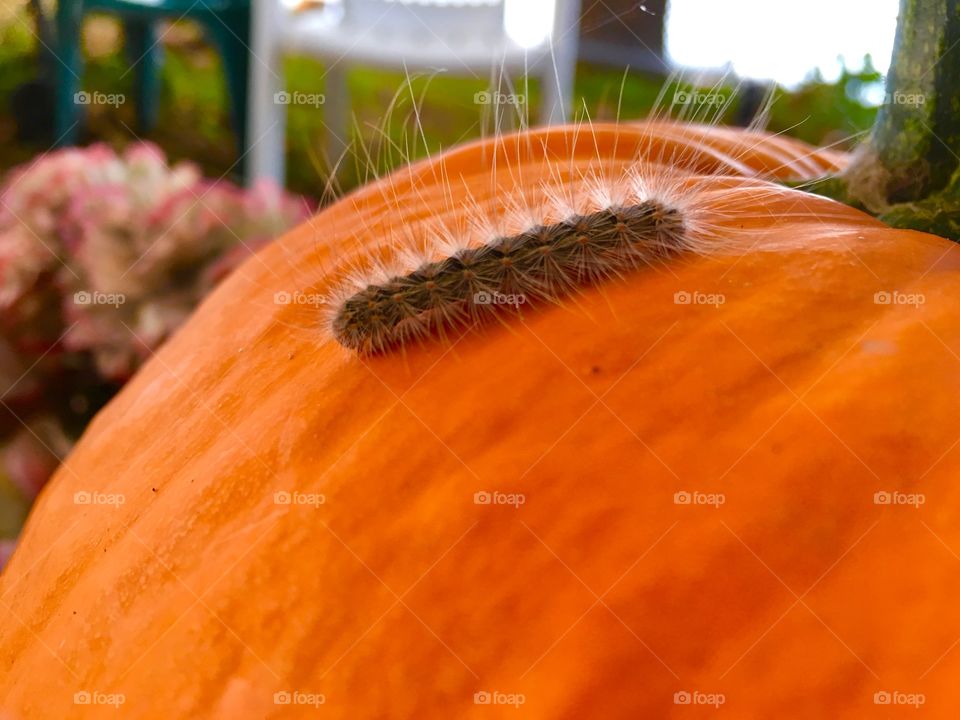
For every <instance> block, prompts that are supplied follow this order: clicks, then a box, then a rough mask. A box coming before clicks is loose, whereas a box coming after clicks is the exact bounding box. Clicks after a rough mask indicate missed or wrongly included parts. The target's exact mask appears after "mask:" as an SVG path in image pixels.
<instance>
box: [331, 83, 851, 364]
mask: <svg viewBox="0 0 960 720" xmlns="http://www.w3.org/2000/svg"><path fill="white" fill-rule="evenodd" d="M658 102H659V101H658ZM706 130H707V128H706V127H704V126H698V125H688V124H683V123H673V122H669V121H663V120H656V119H654V120H652V121H648V122H647V123H646V124H645V126H644V127H643V128H637V129H636V130H634V129H627V130H626V131H625V132H624V140H623V142H624V143H632V144H633V147H634V149H633V150H631V151H629V152H627V151H623V150H620V151H618V149H617V148H618V143H619V142H620V134H619V130H618V129H616V127H615V126H609V125H607V126H605V125H599V126H594V125H593V124H590V125H589V131H588V132H586V133H585V135H586V136H587V137H585V138H584V139H582V140H580V141H579V142H578V135H579V132H578V130H576V129H571V130H570V131H569V134H568V135H567V136H566V137H567V138H569V144H568V145H566V146H561V145H559V144H555V145H553V146H552V147H551V148H548V145H550V137H549V136H547V135H546V134H545V131H544V132H541V133H540V134H539V135H536V136H535V137H534V136H532V135H531V134H530V133H529V132H521V133H520V134H517V135H515V136H510V137H509V138H500V137H498V138H497V140H498V142H497V144H496V145H495V146H491V147H492V149H491V152H492V153H493V154H494V155H496V153H497V148H502V149H503V158H504V161H503V162H504V164H503V166H502V167H500V166H498V164H497V163H496V162H493V161H491V164H490V166H489V167H490V168H491V176H495V175H496V173H497V172H498V167H499V168H500V171H501V172H505V173H509V174H510V175H511V176H513V175H514V173H518V174H519V173H522V171H523V170H522V168H523V162H524V161H523V160H522V159H521V158H526V157H539V156H542V157H544V158H550V160H549V161H548V164H549V163H550V162H553V163H554V165H553V168H554V169H555V171H556V172H554V173H551V174H552V175H553V177H552V179H551V180H543V179H541V180H540V184H539V187H538V188H537V190H536V191H533V192H531V191H530V190H528V189H529V188H532V187H533V186H532V185H527V186H526V188H523V190H519V189H518V188H522V187H523V183H515V184H514V185H513V188H512V189H508V190H507V194H506V196H505V197H502V196H498V197H497V198H496V202H495V203H494V202H492V201H491V200H490V199H489V198H488V199H487V200H486V201H484V202H481V203H475V204H476V212H475V213H473V214H474V215H475V217H473V218H468V217H467V216H469V215H470V212H469V210H468V209H464V207H463V206H464V204H465V203H466V204H467V205H469V203H470V202H471V201H472V198H471V197H469V191H468V197H466V198H464V197H456V196H455V193H454V192H453V191H452V190H450V191H449V193H448V196H447V202H448V207H449V215H450V216H452V217H454V218H456V219H459V220H463V219H468V220H473V221H474V222H473V223H472V224H473V225H474V228H473V229H474V230H476V229H477V228H479V230H480V232H479V233H477V232H471V231H470V230H469V229H467V230H463V229H462V228H460V229H458V230H452V231H451V230H450V229H448V228H447V227H446V226H445V221H444V220H443V218H434V219H432V220H431V221H430V222H428V223H420V222H419V221H418V222H415V223H414V226H415V228H414V231H413V232H419V233H420V235H421V237H419V238H412V237H408V238H407V240H408V241H410V242H407V243H402V242H398V241H397V240H396V239H395V238H393V237H390V238H384V239H383V241H382V242H381V243H380V248H379V249H382V250H383V251H384V252H385V253H386V254H388V255H389V254H390V253H393V258H392V259H389V260H383V259H382V258H381V257H380V255H379V254H378V253H376V252H371V250H370V248H371V247H372V246H371V245H369V244H368V245H367V248H366V250H364V251H363V253H362V254H363V255H364V256H365V257H363V258H361V259H359V260H358V261H357V264H356V265H355V266H354V267H352V268H347V269H343V268H341V269H340V270H338V271H335V272H334V273H333V276H334V283H333V290H332V292H331V294H330V298H331V299H332V300H331V301H330V302H328V303H327V304H326V305H325V307H326V312H325V317H326V328H327V330H328V331H329V333H330V335H331V336H332V338H333V339H335V340H336V342H337V343H339V344H340V345H341V346H342V347H344V348H346V349H347V350H350V351H353V352H356V353H358V354H361V355H373V354H380V353H386V352H390V351H393V350H396V349H398V348H402V347H404V346H406V345H408V344H410V343H413V342H422V341H425V340H427V339H428V338H430V337H445V336H447V335H449V334H451V333H453V332H455V331H461V330H462V331H466V330H468V329H470V328H472V327H474V326H477V325H480V324H482V323H485V322H488V321H490V320H491V319H498V318H501V316H504V315H509V314H513V315H516V314H519V313H520V312H522V310H523V309H524V308H526V307H527V306H536V305H538V304H543V303H556V302H559V301H561V300H562V299H564V298H566V297H569V296H571V295H574V294H576V293H577V292H580V291H582V290H583V289H584V288H587V287H590V286H594V285H597V284H599V283H602V282H606V281H608V280H610V279H613V278H616V277H619V276H622V275H624V274H626V273H628V272H631V271H634V270H636V269H638V268H640V267H642V266H656V265H660V266H663V265H664V264H665V261H667V260H669V259H671V258H673V257H675V256H678V255H681V254H685V253H695V254H713V253H716V252H718V251H723V249H724V245H725V244H729V243H730V240H729V238H730V235H729V233H726V232H717V230H718V229H721V227H722V226H724V225H725V224H727V219H726V217H725V216H726V215H727V214H728V213H727V211H728V209H729V208H730V207H731V203H733V201H734V195H736V194H737V192H738V190H744V189H745V186H743V185H742V184H741V185H738V186H737V188H736V189H735V188H733V187H731V188H729V189H724V188H720V187H719V186H718V184H717V182H714V181H713V180H710V181H708V182H702V178H700V179H698V177H699V176H704V175H709V176H714V177H715V176H719V175H727V176H731V177H738V178H749V177H753V178H757V182H758V183H759V184H758V185H757V186H755V187H754V188H753V190H752V192H753V196H754V199H756V198H757V197H759V196H760V195H762V194H766V193H782V192H789V191H788V190H786V189H785V188H782V187H778V186H774V185H770V184H767V183H763V182H762V181H761V178H762V177H766V176H769V177H771V178H773V177H777V176H778V175H780V176H797V177H801V178H809V177H812V176H815V175H817V174H818V173H819V174H823V172H824V170H823V167H824V165H827V166H830V164H831V163H832V162H833V161H832V160H831V159H830V158H829V157H827V155H826V153H824V157H816V158H814V157H810V156H809V155H810V154H811V153H808V151H806V150H804V149H802V148H800V147H798V146H795V145H792V144H791V142H792V141H789V140H787V139H779V138H776V137H774V136H766V135H762V134H759V133H756V132H753V131H745V132H743V133H742V134H741V135H739V136H734V135H732V134H728V133H725V131H722V130H717V129H715V128H714V129H713V134H712V135H711V134H709V133H707V132H706ZM561 135H562V134H557V135H556V136H554V137H560V136H561ZM591 140H592V142H591ZM508 141H509V142H510V143H513V145H512V146H510V148H509V149H508ZM540 142H542V143H543V147H542V149H540V150H534V149H533V148H534V146H535V145H536V143H540ZM522 143H527V144H528V145H529V147H526V148H524V147H521V144H522ZM591 145H592V146H593V147H595V148H596V157H595V158H590V151H589V148H590V146H591ZM601 146H603V147H605V152H607V151H611V158H610V160H607V159H604V158H601V153H600V150H599V148H600V147H601ZM551 153H553V155H551ZM631 153H635V154H634V155H633V158H632V159H630V158H629V155H630V154H631ZM513 155H515V156H516V162H513V161H512V160H511V157H512V156H513ZM741 158H743V162H741ZM594 160H596V163H594ZM621 160H622V161H623V164H621ZM568 162H569V167H568V168H567V169H566V170H565V169H564V165H565V164H566V163H568ZM582 163H587V164H586V165H584V164H582ZM441 167H442V166H441ZM445 172H446V171H445V170H442V169H441V170H440V178H438V179H433V180H432V182H433V186H434V187H447V185H448V183H447V178H446V177H445V175H444V173H445ZM401 183H402V181H401ZM428 185H429V183H428ZM704 187H705V188H706V189H704ZM558 188H559V189H558ZM565 191H570V192H571V193H573V194H574V195H578V196H579V197H573V198H562V197H560V194H561V193H562V192H565ZM385 192H389V190H385ZM416 193H417V189H416V187H415V186H413V185H412V184H410V185H407V186H404V187H403V189H401V190H400V191H399V195H398V197H397V198H396V199H394V198H390V199H391V200H393V201H394V202H396V203H398V204H402V203H403V202H409V201H413V202H418V200H419V198H418V197H417V196H416ZM528 195H529V196H530V197H528ZM538 195H539V196H540V197H544V196H546V197H547V200H548V202H547V203H546V204H539V205H538V203H537V202H536V196H538ZM401 196H402V198H403V199H402V200H401V199H400V197H401ZM504 205H506V206H508V207H507V210H505V211H503V212H502V213H501V212H495V211H494V208H495V207H497V206H500V207H503V206H504ZM511 206H512V207H511ZM745 217H746V216H745V215H744V214H743V213H741V214H740V215H739V218H740V220H743V219H745ZM357 220H359V221H360V222H363V223H364V224H366V220H365V219H364V218H363V216H362V212H361V213H360V214H358V216H357ZM372 221H373V222H378V220H376V219H372ZM498 222H499V223H501V224H500V225H497V223H498ZM494 226H496V227H494ZM504 226H506V227H504ZM388 231H389V232H391V233H393V232H394V228H388ZM406 231H407V228H405V227H403V226H402V225H400V226H399V232H401V233H403V232H406ZM749 233H750V229H749V228H743V226H742V224H741V227H740V229H739V230H738V236H739V237H740V239H741V240H744V239H745V236H746V235H747V234H749ZM667 269H669V267H667Z"/></svg>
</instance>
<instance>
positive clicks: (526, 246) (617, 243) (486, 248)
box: [332, 200, 684, 353]
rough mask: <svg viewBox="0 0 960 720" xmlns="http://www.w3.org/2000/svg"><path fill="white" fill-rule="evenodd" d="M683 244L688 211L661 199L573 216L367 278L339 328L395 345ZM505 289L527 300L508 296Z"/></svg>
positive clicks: (339, 332)
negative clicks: (375, 280)
mask: <svg viewBox="0 0 960 720" xmlns="http://www.w3.org/2000/svg"><path fill="white" fill-rule="evenodd" d="M683 246H684V220H683V216H682V213H681V212H680V211H679V210H677V209H675V208H672V207H670V206H668V205H665V204H663V203H662V202H660V201H657V200H644V201H642V202H639V203H636V204H633V205H613V206H611V207H607V208H604V209H601V210H598V211H595V212H592V213H588V214H583V215H573V216H572V217H569V218H566V219H564V220H561V221H559V222H555V223H551V224H542V225H537V226H535V227H532V228H530V229H528V230H526V231H523V232H521V233H518V234H516V235H509V236H500V237H496V238H494V239H493V240H492V241H491V242H489V243H486V244H483V245H480V246H479V247H468V248H463V249H461V250H459V251H457V252H456V253H454V254H453V255H451V256H449V257H446V258H444V259H442V260H439V261H435V262H429V263H426V264H423V265H421V266H420V267H418V268H417V269H415V270H414V271H413V272H410V273H408V274H406V275H402V276H400V275H398V276H394V277H392V278H390V279H389V280H388V281H387V282H386V283H383V284H379V285H374V284H371V285H368V286H367V287H366V288H364V289H363V290H361V291H359V292H357V293H355V294H354V295H352V296H351V297H349V298H348V299H347V300H346V301H345V302H344V303H343V304H342V306H341V307H340V308H339V310H338V311H337V313H336V315H335V317H334V318H333V324H332V329H333V334H334V337H336V339H337V340H338V341H339V342H340V343H341V344H342V345H344V346H345V347H348V348H350V349H353V350H359V351H361V352H365V353H369V352H379V351H383V350H388V349H390V348H392V347H394V346H397V345H402V344H404V343H406V342H408V341H410V340H416V339H420V338H422V337H424V336H426V335H428V334H433V333H443V332H444V331H446V330H448V329H451V328H454V327H457V326H463V325H466V324H472V323H475V322H479V321H482V320H483V319H485V317H486V316H490V315H492V314H493V313H496V312H498V311H500V310H502V309H504V308H510V307H513V308H516V307H517V305H518V304H521V303H526V302H536V301H539V300H555V299H557V298H559V297H562V296H564V295H567V294H569V293H570V292H572V291H574V290H575V289H576V288H578V287H580V286H583V285H585V284H591V283H595V282H598V281H601V280H603V279H605V278H608V277H611V276H615V275H619V274H620V273H622V272H623V271H626V270H631V269H633V268H636V267H638V266H640V265H644V264H648V263H650V262H653V261H655V260H659V259H663V258H665V257H669V256H670V255H672V254H675V253H676V252H678V251H680V250H682V249H683ZM501 297H504V298H511V297H513V298H519V299H520V302H500V301H498V298H501Z"/></svg>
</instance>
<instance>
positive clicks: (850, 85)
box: [0, 16, 880, 197]
mask: <svg viewBox="0 0 960 720" xmlns="http://www.w3.org/2000/svg"><path fill="white" fill-rule="evenodd" d="M93 22H94V23H97V25H96V27H97V28H98V33H96V34H99V35H100V36H103V35H106V36H107V41H106V42H103V41H102V37H101V41H100V42H99V43H93V42H92V41H91V37H90V36H91V34H92V33H91V32H90V26H91V23H88V25H87V30H88V32H87V40H88V42H87V45H88V48H89V46H90V45H91V44H99V45H100V46H101V47H98V48H97V51H96V52H94V53H91V55H92V57H90V58H89V59H88V62H87V67H86V73H85V76H84V80H83V86H84V88H86V89H88V90H99V91H100V92H104V93H123V94H125V95H126V96H127V97H128V98H130V99H131V100H132V98H133V88H132V86H131V83H132V78H133V73H129V74H125V73H126V70H127V67H128V66H127V63H126V61H125V58H124V54H123V52H122V48H121V47H119V45H120V43H119V42H118V41H116V40H117V38H118V31H117V30H116V27H115V25H114V24H113V23H112V21H110V20H106V19H103V18H101V19H98V20H94V21H93ZM170 37H171V38H172V40H171V41H169V42H167V43H166V48H165V50H166V53H165V62H164V66H163V70H162V96H161V111H160V122H159V124H158V129H157V130H156V131H155V132H152V133H149V134H147V135H146V136H145V137H144V139H149V140H152V141H154V142H156V143H157V144H159V145H160V146H161V147H163V148H164V149H165V150H166V152H167V153H168V155H169V156H170V157H171V159H174V160H178V159H189V160H192V161H194V162H196V163H198V164H199V165H200V166H201V167H202V168H203V170H204V172H205V173H206V174H207V175H208V176H211V177H214V178H217V177H221V176H224V175H230V174H231V167H232V166H233V165H234V163H235V160H236V151H235V145H234V139H233V134H232V132H231V131H230V129H229V123H228V120H227V103H226V93H225V88H224V84H223V80H222V74H221V68H220V64H219V59H218V57H217V56H216V55H215V54H214V53H213V52H211V51H210V49H209V48H208V47H207V46H206V44H205V43H203V42H202V40H201V39H200V38H199V35H198V34H197V33H196V32H195V30H193V29H192V28H191V27H189V26H188V27H186V28H184V27H182V26H177V27H176V28H175V32H172V33H170ZM104 45H105V47H103V46H104ZM35 52H36V42H35V40H34V37H33V35H32V33H31V31H30V23H29V19H28V18H25V17H22V16H21V17H20V18H18V19H17V20H16V21H14V22H12V23H8V24H7V25H6V26H5V27H3V28H0V108H2V111H0V171H3V170H6V169H8V168H10V167H12V166H14V165H16V164H18V163H21V162H24V161H26V160H28V159H29V158H30V157H32V156H33V155H35V154H37V153H39V152H43V151H44V150H46V149H47V148H46V147H44V146H42V145H29V144H26V143H22V142H18V141H17V138H16V127H15V123H14V122H13V119H12V116H11V114H10V112H9V106H10V99H11V96H12V93H13V91H14V89H15V88H16V87H17V86H18V85H19V84H20V83H22V82H24V81H26V80H28V79H31V78H32V77H33V76H34V75H35V72H36V69H35V58H34V53H35ZM286 77H287V86H288V90H290V91H291V92H292V91H300V92H305V93H316V92H322V79H321V78H322V77H323V66H322V65H321V64H320V63H318V62H316V61H314V60H312V59H309V58H303V57H292V58H289V59H288V60H287V61H286ZM879 79H880V78H879V75H877V74H876V73H874V72H872V71H870V70H867V71H865V72H862V73H845V74H844V76H843V77H842V78H841V79H840V81H839V82H837V83H834V84H827V83H823V82H822V81H817V80H816V79H814V80H813V81H811V82H810V83H808V84H807V85H805V86H804V87H802V88H801V89H800V90H798V91H796V92H793V93H787V92H784V91H782V90H778V91H777V95H776V102H775V103H774V106H773V111H772V114H771V119H770V123H769V126H768V127H769V129H770V130H773V131H786V132H788V133H789V134H791V135H793V136H795V137H799V138H801V139H803V140H807V141H808V142H812V143H815V144H823V143H833V142H837V141H838V140H839V141H841V147H842V146H843V144H844V143H843V142H842V141H843V139H844V138H849V137H851V136H854V135H856V134H858V133H861V132H863V131H864V130H866V129H867V128H869V127H870V125H871V123H872V121H873V116H874V113H875V110H874V109H873V108H870V107H866V106H865V105H864V104H862V103H861V102H860V101H859V99H858V97H859V94H860V91H861V88H862V87H863V86H864V85H866V84H869V83H873V82H878V81H879ZM663 83H664V80H663V78H662V77H656V76H649V75H643V74H639V73H632V72H630V73H626V75H625V74H624V72H623V71H622V70H616V69H610V68H601V67H593V66H588V65H581V66H580V67H579V68H578V74H577V86H576V95H577V107H578V108H579V113H578V114H579V116H580V117H581V118H582V117H589V118H590V119H593V120H611V119H616V118H617V117H618V114H619V117H620V118H621V119H624V120H629V119H637V118H642V117H645V116H646V115H647V114H648V113H649V112H650V110H651V108H652V107H653V106H654V103H655V101H656V98H657V96H658V94H659V93H660V90H661V88H662V87H663ZM349 85H350V92H351V98H352V104H353V110H354V113H355V128H356V131H357V132H358V134H359V137H360V139H361V140H362V143H363V145H364V146H365V147H366V148H367V149H368V153H369V155H370V156H371V157H373V158H375V159H376V165H377V170H378V171H382V170H384V169H387V168H389V167H393V166H396V165H397V164H399V163H401V162H403V161H404V159H405V157H404V156H405V155H412V156H413V157H422V156H424V155H426V154H427V153H432V152H436V151H438V150H440V149H442V148H446V147H449V146H451V145H454V144H456V143H459V142H462V141H464V140H468V139H471V138H475V137H479V136H481V135H483V134H485V133H486V134H489V132H490V130H491V127H490V126H491V121H492V118H491V117H490V113H489V111H488V110H489V109H488V108H485V107H484V106H478V105H477V104H475V103H474V93H476V92H478V91H481V90H484V89H486V85H487V83H486V82H485V81H481V80H470V79H462V78H455V77H450V76H444V75H434V76H432V77H426V76H424V77H417V78H414V79H412V80H411V81H410V83H409V84H408V83H407V82H406V78H405V77H404V76H403V75H402V74H400V73H388V72H382V71H376V72H375V71H370V70H365V69H362V68H358V69H355V70H354V71H352V72H351V74H350V78H349ZM528 90H529V91H530V92H529V94H530V97H528V98H527V107H529V108H530V110H531V113H530V114H531V116H532V117H535V110H536V107H537V100H538V92H537V88H536V87H535V86H534V87H531V88H528ZM517 92H523V89H518V90H517ZM666 97H667V98H668V100H669V99H670V98H672V90H669V91H668V93H667V95H666ZM412 98H417V99H418V101H417V104H418V105H419V106H420V108H421V110H420V112H419V113H414V102H413V100H412ZM420 98H422V102H421V101H420ZM391 106H392V107H393V111H392V112H391V113H390V115H389V120H390V121H389V123H386V122H385V120H384V118H385V114H386V113H387V110H388V108H390V107H391ZM618 108H619V110H618ZM485 110H487V112H486V113H485ZM288 111H289V112H288V127H287V166H288V178H287V184H288V186H289V187H290V188H291V189H292V190H294V191H295V192H299V193H302V194H306V195H309V196H313V197H319V196H321V194H322V193H323V190H324V187H325V184H326V177H327V174H328V172H327V168H326V167H325V163H324V161H323V160H322V159H321V158H322V155H323V153H322V148H323V143H324V124H323V106H320V107H318V108H313V107H307V106H291V107H289V108H288ZM736 112H737V102H734V103H733V104H732V107H731V109H730V112H729V113H728V114H727V117H726V118H725V120H726V119H730V118H733V117H734V116H735V115H736ZM417 116H418V117H419V121H420V124H421V126H422V135H421V133H420V131H417V132H414V129H415V128H416V122H415V118H416V117H417ZM185 130H186V131H185ZM137 138H138V133H137V131H136V128H135V122H134V104H133V102H127V103H125V104H124V105H122V106H120V107H119V108H116V109H114V108H100V107H97V108H91V112H90V115H89V117H88V122H87V131H86V133H85V136H84V138H83V142H84V143H86V142H93V141H106V142H109V143H111V144H113V145H115V146H117V147H122V146H123V145H124V144H126V143H129V142H131V141H134V140H136V139H137ZM424 139H425V142H424ZM400 149H402V150H403V151H402V152H401V151H400ZM366 164H367V163H366V161H362V162H352V161H351V160H350V159H348V160H347V162H346V163H345V165H344V167H343V169H342V171H341V173H340V178H339V179H340V184H341V187H342V188H344V189H346V188H349V187H352V186H354V185H356V184H358V183H359V182H362V181H363V179H364V178H365V177H366V176H367V171H366V169H365V168H366Z"/></svg>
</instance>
